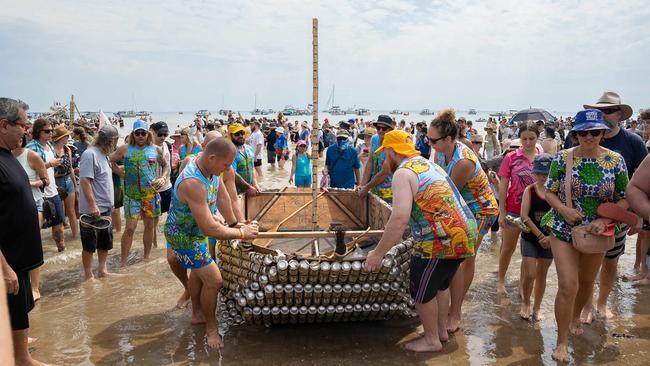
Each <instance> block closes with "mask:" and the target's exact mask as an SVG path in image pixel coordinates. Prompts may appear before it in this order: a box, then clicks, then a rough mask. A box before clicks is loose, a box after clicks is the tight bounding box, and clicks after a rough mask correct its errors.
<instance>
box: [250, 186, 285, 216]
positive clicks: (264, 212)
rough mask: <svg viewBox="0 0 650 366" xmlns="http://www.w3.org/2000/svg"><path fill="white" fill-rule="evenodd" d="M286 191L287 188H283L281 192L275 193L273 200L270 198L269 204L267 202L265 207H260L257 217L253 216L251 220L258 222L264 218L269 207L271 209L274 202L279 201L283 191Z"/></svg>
mask: <svg viewBox="0 0 650 366" xmlns="http://www.w3.org/2000/svg"><path fill="white" fill-rule="evenodd" d="M286 189H287V187H284V188H282V190H281V191H279V192H275V193H274V194H275V196H274V197H273V198H271V200H270V201H269V202H267V203H266V205H264V207H262V209H261V210H260V212H258V213H257V215H255V217H254V218H253V220H255V221H259V220H260V219H262V217H264V215H265V214H266V213H267V212H268V211H269V210H270V209H271V207H272V206H273V205H274V204H275V203H276V202H278V200H279V199H280V194H282V193H284V191H285V190H286ZM268 193H270V192H268Z"/></svg>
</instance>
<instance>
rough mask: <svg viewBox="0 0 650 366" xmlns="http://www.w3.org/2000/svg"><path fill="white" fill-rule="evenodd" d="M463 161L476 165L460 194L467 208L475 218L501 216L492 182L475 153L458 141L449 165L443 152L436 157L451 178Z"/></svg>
mask: <svg viewBox="0 0 650 366" xmlns="http://www.w3.org/2000/svg"><path fill="white" fill-rule="evenodd" d="M463 159H467V160H469V161H471V162H472V163H474V174H473V175H472V178H470V179H469V180H468V181H467V184H465V186H464V187H462V188H461V189H460V194H461V196H463V199H464V200H465V203H467V206H469V209H470V210H472V213H473V214H474V216H475V217H493V216H497V215H498V214H499V205H498V204H497V200H496V198H495V197H494V193H493V192H492V189H491V188H490V181H489V180H488V177H487V174H485V172H484V171H483V168H481V164H480V162H479V161H478V157H477V156H476V154H475V153H474V151H472V149H470V148H469V147H467V145H465V144H463V143H462V142H458V141H456V148H455V149H454V155H453V156H452V157H451V161H449V162H448V163H447V162H446V161H445V154H444V153H442V152H438V153H437V155H436V163H437V164H438V165H440V167H442V168H443V169H444V170H445V171H446V172H447V174H448V175H449V176H451V172H452V171H453V170H454V168H455V167H456V164H458V162H459V161H461V160H463ZM457 188H458V187H457Z"/></svg>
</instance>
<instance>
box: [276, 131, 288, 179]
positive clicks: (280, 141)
mask: <svg viewBox="0 0 650 366" xmlns="http://www.w3.org/2000/svg"><path fill="white" fill-rule="evenodd" d="M275 133H276V134H277V135H278V138H277V139H276V140H275V154H276V156H277V159H278V166H279V167H280V169H284V163H285V162H286V161H287V160H289V143H288V142H287V136H285V134H284V128H282V127H278V128H277V129H276V130H275Z"/></svg>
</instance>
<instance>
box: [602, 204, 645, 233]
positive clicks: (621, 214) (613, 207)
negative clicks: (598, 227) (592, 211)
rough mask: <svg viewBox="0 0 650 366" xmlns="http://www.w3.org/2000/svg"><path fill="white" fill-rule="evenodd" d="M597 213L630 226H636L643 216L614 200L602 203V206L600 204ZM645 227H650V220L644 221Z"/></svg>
mask: <svg viewBox="0 0 650 366" xmlns="http://www.w3.org/2000/svg"><path fill="white" fill-rule="evenodd" d="M597 213H598V216H600V217H604V218H607V219H611V220H615V221H618V222H621V223H623V224H626V225H627V226H630V227H636V226H637V225H638V224H639V221H640V220H641V218H640V217H639V216H637V215H636V214H634V213H633V212H630V211H628V210H626V209H624V208H623V207H621V206H619V205H617V204H615V203H612V202H607V203H602V204H600V206H598V209H597ZM643 229H644V230H648V229H650V225H648V222H647V221H645V220H644V222H643Z"/></svg>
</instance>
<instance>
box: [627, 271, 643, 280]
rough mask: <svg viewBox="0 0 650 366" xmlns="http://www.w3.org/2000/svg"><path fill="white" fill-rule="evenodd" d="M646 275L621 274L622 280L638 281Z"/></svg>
mask: <svg viewBox="0 0 650 366" xmlns="http://www.w3.org/2000/svg"><path fill="white" fill-rule="evenodd" d="M647 277H648V273H640V272H639V273H637V274H635V275H634V276H623V280H624V281H639V280H642V279H644V278H647Z"/></svg>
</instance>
